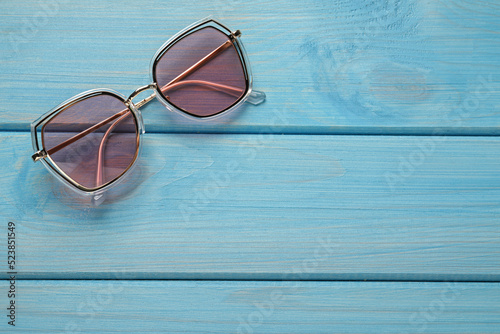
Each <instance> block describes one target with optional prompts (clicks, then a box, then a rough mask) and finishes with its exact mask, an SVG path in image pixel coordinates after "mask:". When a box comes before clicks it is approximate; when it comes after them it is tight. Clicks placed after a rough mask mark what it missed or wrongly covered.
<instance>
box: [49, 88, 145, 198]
mask: <svg viewBox="0 0 500 334" xmlns="http://www.w3.org/2000/svg"><path fill="white" fill-rule="evenodd" d="M42 141H43V146H44V148H45V150H46V151H47V154H48V156H49V157H50V158H51V159H52V161H53V162H54V164H55V165H56V166H57V167H58V168H59V169H60V170H61V171H62V172H64V174H66V175H67V176H68V177H69V178H70V179H72V180H73V181H74V182H76V183H77V184H79V185H81V186H83V187H84V188H86V189H95V188H99V187H101V186H103V185H105V184H107V183H109V182H111V181H113V180H115V179H117V178H118V177H120V176H121V175H122V174H123V173H124V172H125V171H126V170H127V169H129V168H130V166H131V165H132V164H133V163H134V161H135V158H136V156H137V152H138V143H139V134H138V131H137V123H136V119H135V117H134V115H133V114H132V112H131V111H130V110H129V109H128V108H127V106H126V105H125V104H124V102H123V101H122V100H121V99H119V98H118V97H116V96H114V95H111V94H106V93H99V94H98V95H93V96H91V97H88V98H86V99H84V100H81V101H79V102H77V103H75V104H73V105H71V106H70V107H68V108H66V109H65V110H63V111H62V112H60V113H58V114H57V115H56V116H55V117H53V118H52V119H51V120H50V121H49V122H48V123H46V124H45V126H44V127H43V128H42Z"/></svg>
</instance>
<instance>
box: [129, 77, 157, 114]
mask: <svg viewBox="0 0 500 334" xmlns="http://www.w3.org/2000/svg"><path fill="white" fill-rule="evenodd" d="M156 88H157V85H156V83H151V84H149V85H146V86H142V87H139V88H137V89H136V90H134V91H133V92H132V94H130V96H129V97H128V99H127V100H126V101H125V104H126V105H127V106H129V105H130V103H132V100H133V99H134V98H135V97H136V96H137V95H139V94H140V93H142V92H144V91H146V90H148V89H153V90H155V92H154V93H153V94H151V95H150V96H148V97H147V98H145V99H144V100H141V101H139V102H138V103H134V106H135V107H136V108H137V109H139V108H140V107H142V106H144V105H145V104H147V103H148V102H149V101H151V100H152V99H154V98H155V97H156Z"/></svg>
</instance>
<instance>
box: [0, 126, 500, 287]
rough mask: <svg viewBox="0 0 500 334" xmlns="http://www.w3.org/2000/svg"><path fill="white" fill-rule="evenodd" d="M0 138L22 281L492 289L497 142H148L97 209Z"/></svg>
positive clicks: (499, 176)
mask: <svg viewBox="0 0 500 334" xmlns="http://www.w3.org/2000/svg"><path fill="white" fill-rule="evenodd" d="M0 138H1V139H2V143H3V144H2V145H1V146H0V147H1V148H0V154H1V155H2V156H3V157H4V159H6V160H5V162H4V164H3V165H2V166H1V168H0V175H2V178H1V179H0V188H1V189H4V191H3V192H2V194H1V198H2V201H0V217H2V220H3V221H4V222H7V221H9V220H12V221H15V222H16V223H17V224H18V234H19V236H18V239H19V241H18V243H19V250H18V252H19V257H20V258H21V259H22V260H20V263H19V271H20V273H21V274H20V277H22V278H116V275H117V274H120V275H123V276H119V277H121V278H146V279H154V278H169V279H170V278H175V279H214V278H215V279H233V278H238V279H249V278H251V279H268V280H269V279H278V280H281V279H292V278H293V279H327V280H329V279H330V280H331V279H334V280H336V279H347V280H350V279H354V280H359V279H377V280H378V279H383V280H392V279H404V280H466V281H470V280H488V281H491V280H493V281H499V280H500V256H499V254H500V219H499V217H500V211H499V210H500V173H498V171H499V170H500V157H499V156H498V154H493V153H494V152H499V150H500V139H499V138H493V137H435V138H432V137H410V136H404V137H396V136H392V137H391V136H290V135H287V136H270V135H266V136H259V135H222V134H220V135H197V134H192V135H185V134H170V135H169V134H156V135H154V134H149V135H146V136H145V141H144V145H143V149H144V152H143V156H142V158H141V159H140V161H139V163H138V166H137V167H138V169H137V170H136V173H135V177H132V178H131V179H130V181H129V182H128V183H125V184H124V185H122V186H123V187H119V188H118V189H117V190H119V191H117V192H115V193H114V194H110V195H109V196H108V203H106V202H104V203H103V204H102V205H101V206H99V207H97V208H88V207H86V206H85V205H84V203H82V202H80V201H79V200H76V199H75V198H73V197H71V193H69V192H68V191H65V190H64V189H61V188H60V187H59V185H58V182H56V181H55V180H54V178H53V177H52V176H51V175H49V174H48V173H47V171H46V170H45V168H43V166H41V165H34V164H33V162H32V161H31V160H29V159H28V157H29V155H30V154H31V153H30V149H29V147H28V143H29V136H28V134H25V133H9V134H7V133H3V134H2V135H1V136H0ZM134 185H135V187H134ZM120 192H121V193H122V194H121V196H119V195H120ZM113 196H115V197H113ZM5 242H6V240H5V239H0V249H2V247H4V246H2V245H5ZM2 265H3V266H6V263H4V264H2Z"/></svg>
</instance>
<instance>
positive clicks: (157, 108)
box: [141, 101, 255, 133]
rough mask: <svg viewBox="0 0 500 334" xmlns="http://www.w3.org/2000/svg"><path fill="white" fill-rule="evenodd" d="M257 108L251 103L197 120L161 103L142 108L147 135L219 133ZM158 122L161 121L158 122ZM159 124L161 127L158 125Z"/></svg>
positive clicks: (156, 102)
mask: <svg viewBox="0 0 500 334" xmlns="http://www.w3.org/2000/svg"><path fill="white" fill-rule="evenodd" d="M252 107H253V108H255V106H253V105H250V104H249V103H244V104H242V105H241V106H239V107H238V108H237V109H235V110H232V111H230V112H229V113H226V114H222V115H220V116H215V117H213V118H196V117H193V116H189V115H184V114H182V113H181V112H177V111H171V110H169V109H167V108H166V107H165V106H163V105H162V104H161V103H160V102H158V101H155V103H151V104H149V105H147V106H144V107H143V108H141V112H142V116H143V118H144V121H145V123H146V124H145V128H146V133H148V132H155V133H162V132H193V131H194V132H200V131H201V132H205V131H206V132H217V131H218V130H220V131H222V130H226V131H227V128H228V126H229V125H230V124H232V123H235V122H236V121H237V120H238V119H239V118H241V117H243V115H244V113H245V112H247V111H249V110H251V109H252ZM158 120H160V121H159V122H158ZM158 124H159V125H158Z"/></svg>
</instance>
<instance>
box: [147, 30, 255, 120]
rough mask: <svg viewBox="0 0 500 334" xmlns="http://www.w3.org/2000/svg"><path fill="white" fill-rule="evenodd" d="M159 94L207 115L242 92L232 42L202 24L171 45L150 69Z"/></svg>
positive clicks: (242, 73) (242, 82)
mask: <svg viewBox="0 0 500 334" xmlns="http://www.w3.org/2000/svg"><path fill="white" fill-rule="evenodd" d="M153 71H154V74H155V78H156V83H157V84H158V87H160V89H161V92H162V95H163V97H164V98H165V99H166V100H168V101H169V102H170V103H171V104H173V105H174V106H176V107H177V108H179V109H181V110H183V111H185V112H187V113H188V114H191V115H194V116H198V117H207V116H213V115H215V114H218V113H220V112H222V111H224V110H226V109H228V108H230V107H231V106H232V105H234V104H235V103H236V102H237V101H238V100H240V99H241V97H242V96H243V95H244V94H245V93H246V90H247V83H246V79H245V71H244V69H243V65H242V62H241V59H240V56H239V55H238V52H237V51H236V48H235V46H234V45H233V43H232V41H231V40H230V39H229V38H228V36H226V35H225V34H224V33H222V32H221V31H219V30H217V29H215V28H212V27H206V28H203V29H200V30H197V31H195V32H193V33H191V34H189V35H187V36H185V37H183V38H182V39H180V40H179V41H177V42H176V43H175V44H174V45H172V46H171V47H170V48H169V49H168V50H167V51H166V52H165V53H164V54H163V55H162V56H161V58H160V59H159V60H157V62H156V66H155V68H154V69H153Z"/></svg>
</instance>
